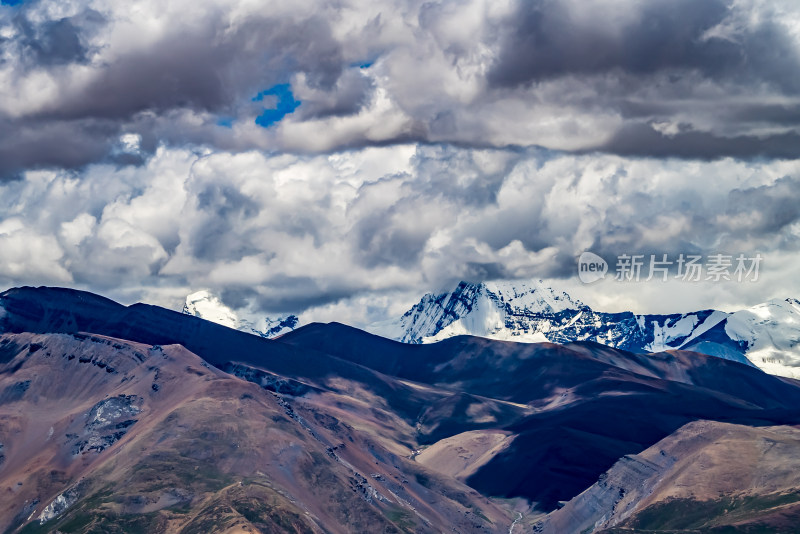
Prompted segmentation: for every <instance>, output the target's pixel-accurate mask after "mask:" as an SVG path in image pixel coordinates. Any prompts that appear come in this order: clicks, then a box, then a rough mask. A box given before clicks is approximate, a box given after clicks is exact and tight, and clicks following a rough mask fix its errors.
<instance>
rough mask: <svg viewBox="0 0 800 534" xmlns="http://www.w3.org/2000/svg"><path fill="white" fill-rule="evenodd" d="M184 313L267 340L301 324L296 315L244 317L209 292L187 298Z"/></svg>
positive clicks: (248, 315)
mask: <svg viewBox="0 0 800 534" xmlns="http://www.w3.org/2000/svg"><path fill="white" fill-rule="evenodd" d="M183 313H185V314H187V315H193V316H195V317H199V318H201V319H205V320H206V321H211V322H212V323H217V324H221V325H223V326H227V327H228V328H234V329H236V330H241V331H243V332H247V333H248V334H255V335H257V336H261V337H266V338H275V337H278V336H281V335H283V334H285V333H287V332H291V331H292V330H294V329H295V328H297V327H298V326H299V323H300V320H299V319H298V318H297V316H296V315H286V316H283V317H278V318H277V319H272V318H270V317H259V316H257V315H256V314H253V313H248V314H246V316H244V317H242V316H240V315H239V314H237V313H236V312H235V311H234V310H233V309H231V308H230V307H229V306H227V305H226V304H225V303H224V302H222V300H221V299H220V298H219V297H217V296H216V295H214V294H212V293H211V292H210V291H207V290H202V291H197V292H195V293H192V294H191V295H189V296H188V297H186V303H185V304H184V305H183Z"/></svg>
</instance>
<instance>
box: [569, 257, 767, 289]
mask: <svg viewBox="0 0 800 534" xmlns="http://www.w3.org/2000/svg"><path fill="white" fill-rule="evenodd" d="M763 259H764V258H763V256H762V255H761V254H753V255H747V254H709V255H706V256H702V255H699V254H679V255H677V256H675V255H672V256H670V255H669V254H620V255H619V256H617V257H616V263H615V272H614V279H615V280H617V281H619V282H640V281H644V282H649V281H651V280H660V281H662V282H666V281H668V280H670V279H673V280H681V281H684V282H700V281H710V282H721V281H735V282H757V281H758V275H759V269H760V268H761V262H762V261H763ZM607 272H608V263H607V262H606V261H605V260H604V259H603V258H601V257H600V256H598V255H597V254H595V253H593V252H588V251H587V252H584V253H583V254H581V255H580V258H578V278H580V280H581V282H583V283H584V284H591V283H593V282H597V281H598V280H601V279H603V278H605V276H606V273H607Z"/></svg>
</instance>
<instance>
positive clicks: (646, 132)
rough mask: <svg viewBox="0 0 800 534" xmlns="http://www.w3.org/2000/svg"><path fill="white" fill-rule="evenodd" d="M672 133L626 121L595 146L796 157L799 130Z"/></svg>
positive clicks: (632, 152) (630, 152)
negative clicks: (759, 132)
mask: <svg viewBox="0 0 800 534" xmlns="http://www.w3.org/2000/svg"><path fill="white" fill-rule="evenodd" d="M679 129H683V131H678V132H677V133H675V134H674V135H665V134H663V133H661V132H658V131H656V130H655V129H654V128H653V127H652V125H651V124H642V123H630V124H628V125H626V126H624V127H623V128H621V129H620V130H619V131H618V132H616V134H615V135H614V136H613V137H612V138H611V139H610V140H608V141H607V142H605V143H603V144H602V145H600V146H598V147H596V149H597V150H602V151H604V152H611V153H614V154H620V155H624V156H648V157H665V158H666V157H679V158H687V159H693V158H695V159H716V158H721V157H726V156H727V157H736V158H745V159H750V158H757V157H765V158H790V159H792V158H797V157H800V134H798V133H795V132H791V133H780V134H774V135H760V136H757V135H734V136H729V137H726V136H723V135H722V134H721V133H720V134H719V135H716V134H713V133H709V132H699V131H692V130H691V129H690V128H689V127H688V126H683V127H680V126H679Z"/></svg>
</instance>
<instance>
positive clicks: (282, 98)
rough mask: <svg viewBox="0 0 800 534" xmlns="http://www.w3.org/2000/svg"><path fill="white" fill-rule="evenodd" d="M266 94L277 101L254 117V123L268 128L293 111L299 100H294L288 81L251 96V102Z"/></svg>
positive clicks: (261, 98) (260, 99)
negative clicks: (272, 106)
mask: <svg viewBox="0 0 800 534" xmlns="http://www.w3.org/2000/svg"><path fill="white" fill-rule="evenodd" d="M266 96H274V97H276V98H277V102H276V104H275V107H274V108H269V109H265V110H264V112H263V113H262V114H261V115H259V116H258V117H256V124H258V125H259V126H261V127H262V128H269V127H270V126H272V125H273V124H275V123H278V122H280V121H281V120H282V119H283V118H284V117H285V116H286V115H289V114H291V113H294V110H296V109H297V108H298V107H299V106H300V104H301V102H300V101H299V100H295V98H294V94H292V88H291V86H290V85H289V84H288V83H281V84H278V85H275V86H272V87H270V88H269V89H267V90H265V91H261V92H260V93H258V94H257V95H256V96H254V97H253V102H261V101H263V100H264V97H266Z"/></svg>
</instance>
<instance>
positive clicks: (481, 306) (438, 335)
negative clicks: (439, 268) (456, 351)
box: [368, 280, 584, 343]
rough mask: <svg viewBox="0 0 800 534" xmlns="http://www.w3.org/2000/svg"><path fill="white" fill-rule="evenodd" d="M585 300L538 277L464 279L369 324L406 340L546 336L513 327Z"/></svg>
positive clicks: (536, 338) (373, 329)
mask: <svg viewBox="0 0 800 534" xmlns="http://www.w3.org/2000/svg"><path fill="white" fill-rule="evenodd" d="M583 307H584V305H583V304H582V303H581V302H580V301H578V300H574V299H573V298H572V297H570V296H569V295H568V294H566V293H564V292H563V291H555V290H553V289H552V288H550V287H549V286H547V285H545V284H544V282H542V281H541V280H538V281H533V282H531V281H499V282H486V283H479V284H473V283H470V282H461V283H459V284H458V286H457V287H456V289H455V290H454V291H452V292H449V293H441V294H438V295H434V294H432V293H429V294H427V295H425V296H424V297H422V300H420V302H419V303H418V304H417V305H415V306H414V307H413V308H411V309H410V310H409V311H408V312H406V313H405V314H404V315H403V317H401V318H400V319H399V321H386V322H382V323H377V324H374V325H372V326H370V327H368V330H369V331H370V332H372V333H374V334H377V335H381V336H384V337H389V338H393V339H397V340H400V341H403V342H406V343H423V342H425V343H427V342H431V341H437V340H439V339H445V338H447V337H452V336H455V335H461V334H471V335H477V336H483V337H492V338H494V339H510V340H514V341H528V342H536V341H547V339H546V338H543V337H542V336H541V335H540V333H537V332H533V333H530V334H528V332H526V331H524V330H515V329H509V328H507V327H508V323H509V322H514V318H518V317H529V316H534V315H548V316H550V315H555V314H558V313H561V312H564V311H565V310H580V309H582V308H583Z"/></svg>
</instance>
